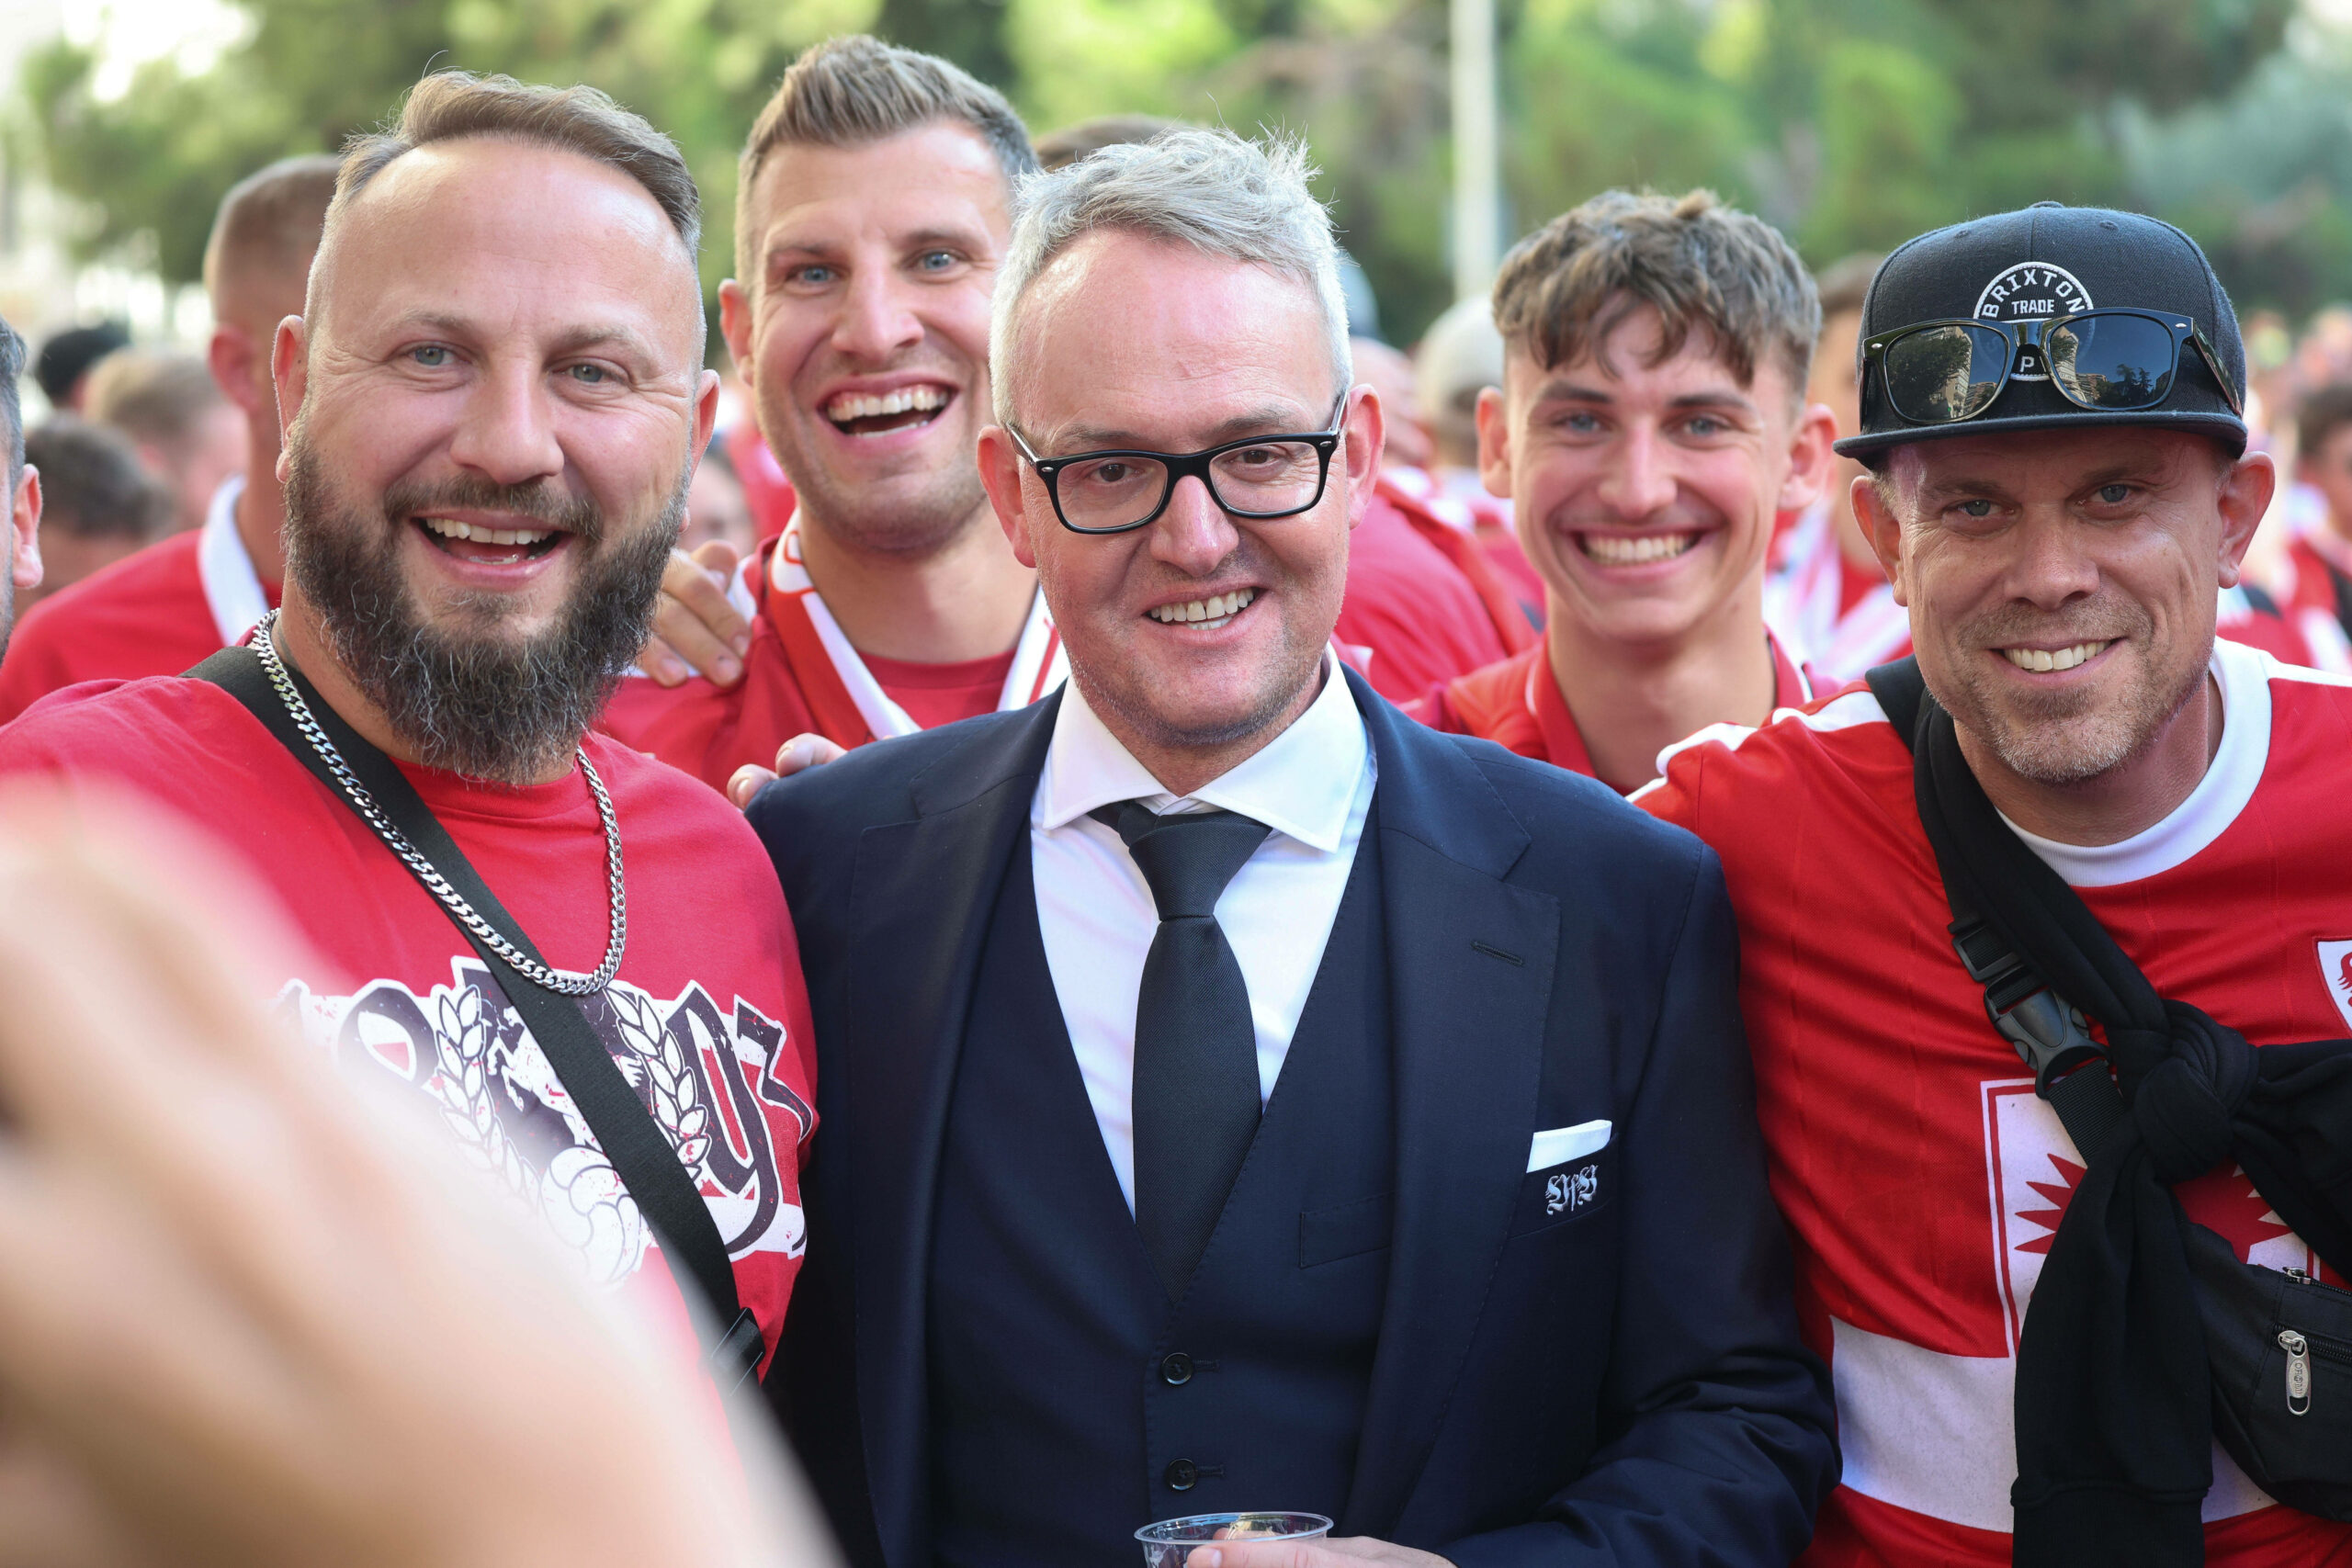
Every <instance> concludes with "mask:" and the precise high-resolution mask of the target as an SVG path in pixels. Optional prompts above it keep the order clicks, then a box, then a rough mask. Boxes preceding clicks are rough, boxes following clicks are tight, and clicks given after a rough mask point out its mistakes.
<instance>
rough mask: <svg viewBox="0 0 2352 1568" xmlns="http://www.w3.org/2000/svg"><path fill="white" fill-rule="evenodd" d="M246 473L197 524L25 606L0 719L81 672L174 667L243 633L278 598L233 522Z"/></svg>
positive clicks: (1, 670) (99, 677)
mask: <svg viewBox="0 0 2352 1568" xmlns="http://www.w3.org/2000/svg"><path fill="white" fill-rule="evenodd" d="M244 490H245V481H244V478H243V475H233V476H232V477H231V478H230V479H228V480H227V481H226V482H225V483H223V484H222V485H221V487H220V489H219V490H218V491H214V492H213V496H212V504H211V506H210V507H209V509H208V510H207V512H206V513H205V518H204V526H202V527H201V528H198V529H196V530H194V531H193V532H190V533H184V534H175V535H173V536H171V537H170V538H168V539H163V540H160V541H158V542H157V543H155V544H153V545H150V546H148V547H146V548H145V549H143V550H140V551H138V552H136V553H135V554H132V555H129V556H125V557H124V558H122V559H120V560H119V561H116V562H115V563H114V564H113V565H111V566H109V567H107V568H106V569H105V570H101V571H96V572H93V573H91V574H90V576H89V577H87V578H86V579H85V580H84V581H80V582H77V583H75V584H74V586H73V587H71V588H68V589H65V590H64V591H63V592H59V593H57V594H54V595H52V596H51V597H50V598H47V599H44V600H42V601H41V602H40V604H35V605H34V606H33V607H32V608H31V609H29V610H28V611H26V612H25V618H24V619H23V620H22V621H19V622H18V623H17V631H16V635H15V636H14V637H11V638H10V639H9V642H8V656H7V659H6V662H0V724H6V722H7V721H8V720H10V719H12V718H14V717H16V716H17V715H18V714H20V713H22V712H24V711H25V710H26V709H27V708H28V707H30V706H32V705H33V704H35V703H37V702H39V701H40V699H41V698H43V697H45V696H47V695H49V694H50V693H51V692H56V691H62V690H63V689H64V688H65V687H67V686H73V685H78V684H80V683H81V682H84V681H136V680H139V679H141V678H142V677H144V676H148V675H177V674H179V673H180V672H181V671H186V670H192V669H194V668H195V667H196V666H197V665H198V664H200V663H202V662H203V661H204V660H207V659H209V658H210V657H211V656H212V655H214V654H216V653H218V652H220V650H221V649H224V648H230V647H233V646H234V645H235V644H237V643H241V642H243V641H244V640H245V635H246V634H247V633H248V632H250V631H252V630H253V629H254V626H255V625H256V624H257V623H258V622H259V621H260V620H261V618H262V616H263V615H266V614H267V613H268V612H269V611H270V610H272V609H274V608H276V607H277V585H276V584H275V583H265V582H264V581H262V580H261V574H260V573H259V572H257V571H255V570H254V562H253V557H252V555H251V553H250V552H248V551H247V550H246V548H245V542H244V539H243V536H241V535H240V534H239V533H238V532H237V498H238V497H239V496H241V495H243V493H244Z"/></svg>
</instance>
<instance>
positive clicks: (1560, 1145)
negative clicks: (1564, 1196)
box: [1527, 1122, 1609, 1172]
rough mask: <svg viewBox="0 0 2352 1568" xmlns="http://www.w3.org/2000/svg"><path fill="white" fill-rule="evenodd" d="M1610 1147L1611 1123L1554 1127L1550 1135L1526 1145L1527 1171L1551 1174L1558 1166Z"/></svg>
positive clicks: (1539, 1136) (1542, 1134)
mask: <svg viewBox="0 0 2352 1568" xmlns="http://www.w3.org/2000/svg"><path fill="white" fill-rule="evenodd" d="M1608 1145H1609V1123H1608V1122H1577V1124H1576V1125H1575V1126H1573V1127H1555V1128H1553V1129H1552V1130H1551V1131H1550V1132H1548V1133H1538V1134H1535V1141H1534V1142H1532V1143H1531V1144H1529V1145H1527V1168H1528V1169H1529V1170H1530V1171H1531V1172H1532V1171H1538V1170H1548V1169H1550V1168H1552V1167H1553V1166H1555V1165H1566V1164H1567V1163H1568V1161H1570V1160H1572V1159H1582V1158H1583V1157H1584V1156H1587V1155H1589V1154H1598V1153H1600V1151H1601V1150H1602V1149H1604V1148H1606V1147H1607V1146H1608Z"/></svg>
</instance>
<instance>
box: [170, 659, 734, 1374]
mask: <svg viewBox="0 0 2352 1568" xmlns="http://www.w3.org/2000/svg"><path fill="white" fill-rule="evenodd" d="M265 635H266V634H265ZM286 671H287V674H288V677H289V678H290V679H291V680H292V681H293V682H294V683H295V688H296V689H297V690H298V691H300V693H301V694H302V700H303V701H304V702H306V703H307V704H309V705H310V708H311V717H312V718H313V719H314V720H316V721H317V723H318V726H319V728H321V729H322V730H324V731H325V732H326V737H327V739H329V740H330V741H332V742H333V743H334V749H335V750H337V751H340V752H341V753H342V754H343V760H344V763H345V766H347V767H348V768H350V770H351V772H352V773H353V775H354V776H355V777H356V778H357V779H358V781H359V783H360V785H361V787H362V788H364V789H366V790H367V791H368V794H369V795H373V796H374V797H375V801H376V806H377V808H378V809H379V810H380V811H381V812H382V813H383V814H384V816H385V818H386V819H388V820H389V821H390V823H391V824H392V826H393V827H394V828H396V829H399V830H400V832H401V834H402V835H404V836H405V837H406V838H407V840H408V841H409V842H410V843H411V844H413V845H414V846H415V847H416V850H417V852H419V853H420V854H422V855H424V858H425V859H426V860H427V861H428V862H430V863H432V865H433V868H434V869H435V871H437V872H439V873H440V874H441V875H442V877H443V878H444V879H446V880H447V882H448V884H449V886H451V887H453V888H455V889H457V891H458V896H459V897H462V898H464V899H465V901H466V902H467V903H469V904H470V905H472V906H473V908H474V911H475V913H477V914H479V915H480V916H481V918H482V919H484V920H485V921H487V922H488V923H489V924H490V926H491V928H492V930H494V931H497V932H498V933H499V935H501V936H503V937H504V938H505V939H506V940H507V941H508V942H512V943H513V944H514V945H515V947H516V948H517V949H518V950H520V951H521V952H522V953H524V954H526V956H528V957H529V958H531V959H533V960H535V961H537V962H538V963H542V964H544V963H545V962H546V960H545V958H543V957H541V955H540V953H539V950H538V948H537V946H536V945H534V944H533V942H532V941H531V939H530V936H529V935H528V934H527V933H526V931H524V930H523V928H522V927H521V926H520V925H519V924H517V923H516V921H515V917H514V916H512V915H510V914H508V913H507V912H506V907H505V906H504V905H503V904H501V903H500V902H499V901H498V896H497V895H496V894H494V893H492V891H491V890H490V886H489V885H488V884H487V883H485V882H483V881H482V879H481V874H479V873H478V872H476V871H475V870H474V867H473V863H471V862H470V861H469V860H467V859H466V855H465V852H464V851H463V850H460V849H459V848H458V844H457V840H454V839H452V838H450V837H449V831H448V829H446V828H444V827H443V826H442V825H441V820H440V818H436V817H435V816H434V815H433V811H432V808H431V807H428V806H426V805H425V804H424V800H423V798H422V797H420V796H419V795H417V793H416V790H415V787H414V786H413V785H412V784H410V783H409V782H408V778H407V776H406V775H405V774H403V773H401V771H400V769H399V767H398V766H397V765H395V764H394V763H393V761H392V760H391V759H390V758H389V757H387V756H385V755H384V753H383V752H382V751H380V750H377V749H376V747H374V746H373V745H371V744H369V743H368V740H366V739H364V738H362V737H361V736H360V735H359V733H358V732H357V731H356V730H354V729H353V728H351V727H350V726H349V725H348V724H346V723H345V722H344V720H343V717H342V716H341V715H339V714H337V713H336V712H335V711H334V708H333V707H331V706H329V705H327V704H326V703H325V702H324V701H322V700H321V698H320V696H319V694H318V693H317V692H316V691H315V690H314V689H312V687H311V683H310V682H308V681H306V680H304V679H303V677H302V673H301V671H299V670H296V669H295V668H294V667H293V665H292V664H291V663H288V665H287V667H286ZM187 678H188V679H190V680H195V681H206V682H210V683H212V684H213V685H216V686H218V687H220V689H221V690H222V691H224V692H226V693H228V694H230V695H231V696H232V697H234V698H236V699H237V701H238V702H240V703H242V704H243V705H244V706H245V708H246V710H247V711H248V712H250V713H251V714H252V715H253V716H254V717H255V718H257V719H259V720H260V721H261V723H262V726H263V728H266V729H267V730H268V731H269V732H270V733H271V734H272V735H274V736H276V737H277V739H278V741H279V743H280V744H282V745H283V746H284V747H285V748H286V749H287V750H288V751H290V752H292V753H293V754H294V758H295V760H296V761H300V763H301V764H302V765H303V766H304V767H306V768H308V769H310V770H311V773H313V774H315V775H316V776H317V777H318V779H319V781H320V782H321V783H322V784H325V785H326V786H327V789H328V790H329V792H330V793H332V794H333V795H334V796H335V798H336V799H338V800H340V801H342V802H343V803H344V805H345V806H346V807H351V809H352V811H353V814H354V815H358V807H356V806H355V805H354V804H353V802H352V800H351V798H350V796H349V795H345V793H344V789H343V786H342V785H341V784H339V783H338V782H337V781H336V779H335V776H334V771H333V770H332V769H330V768H329V767H328V766H327V764H326V760H325V759H324V758H322V757H321V756H320V755H319V753H318V750H317V749H316V748H314V747H313V746H312V745H311V742H310V740H309V739H308V738H307V737H305V736H304V735H303V733H302V731H301V729H300V728H299V727H298V726H297V725H296V724H295V722H294V716H293V715H292V714H291V713H289V712H288V711H287V707H286V705H285V703H284V702H282V701H281V700H279V697H278V694H277V690H276V689H275V688H274V687H272V686H271V684H270V682H269V676H268V673H267V672H266V671H265V670H264V669H263V668H262V662H261V656H260V655H259V654H257V653H255V652H254V650H253V649H251V648H224V649H221V650H220V652H218V653H216V654H214V655H213V656H212V657H211V658H209V659H208V660H205V661H204V662H203V663H201V664H199V665H198V666H197V667H196V668H195V669H193V670H191V671H188V672H187ZM403 864H406V863H405V862H403ZM410 869H411V873H412V874H414V868H413V867H411V868H410ZM419 880H420V882H421V881H422V878H421V877H420V879H419ZM434 902H435V904H436V905H440V900H439V899H438V898H435V900H434ZM440 907H441V908H442V909H443V910H444V912H445V913H446V912H447V905H440ZM449 919H450V923H451V924H452V925H455V926H457V928H458V931H460V932H462V933H463V934H464V936H465V938H466V940H467V941H468V942H470V943H472V944H473V949H474V951H475V952H476V953H479V954H481V961H482V963H483V964H487V965H488V966H489V969H490V976H491V979H492V982H493V983H495V984H496V985H497V987H498V988H499V990H500V991H502V992H503V993H504V995H505V998H506V1001H507V1004H508V1005H509V1006H511V1007H512V1008H514V1010H515V1014H516V1016H518V1017H519V1018H521V1019H522V1021H523V1025H524V1027H525V1028H526V1029H528V1030H529V1031H530V1032H531V1038H532V1039H534V1040H536V1041H537V1042H538V1044H539V1049H540V1050H541V1051H543V1052H545V1053H546V1055H547V1058H548V1066H552V1067H553V1068H554V1069H555V1072H556V1077H557V1078H558V1079H559V1080H560V1082H561V1083H562V1085H563V1089H564V1092H565V1093H566V1094H568V1095H570V1096H571V1102H572V1103H573V1104H574V1105H576V1106H578V1107H579V1108H580V1114H581V1117H582V1119H583V1120H584V1121H586V1122H587V1123H588V1126H589V1130H590V1131H592V1132H594V1134H596V1142H597V1144H598V1145H600V1146H601V1147H602V1148H603V1150H604V1153H605V1158H606V1159H608V1160H610V1161H612V1164H613V1169H614V1170H615V1171H616V1172H617V1173H618V1175H619V1176H620V1179H621V1182H622V1184H623V1185H624V1186H626V1187H627V1188H628V1192H629V1196H630V1197H632V1198H634V1199H635V1200H637V1206H638V1209H639V1211H640V1212H641V1213H643V1214H644V1215H645V1218H646V1222H647V1223H648V1224H650V1225H651V1226H652V1227H653V1231H654V1234H655V1235H657V1236H659V1237H660V1238H661V1242H662V1257H663V1258H666V1259H667V1260H668V1261H669V1265H670V1270H671V1272H672V1273H673V1275H675V1276H676V1277H677V1280H678V1283H679V1286H680V1288H681V1289H684V1290H689V1291H691V1292H697V1293H699V1294H700V1295H701V1296H702V1297H703V1298H704V1300H706V1301H707V1303H709V1305H710V1308H711V1311H712V1313H713V1314H714V1318H713V1322H714V1323H715V1324H716V1325H724V1326H723V1327H721V1328H720V1329H719V1330H718V1334H717V1337H716V1338H715V1340H714V1341H713V1342H712V1343H711V1344H710V1345H709V1346H707V1351H708V1359H709V1365H710V1369H711V1372H712V1375H713V1377H714V1378H716V1379H717V1381H718V1385H719V1386H720V1387H721V1388H722V1389H734V1388H736V1387H739V1386H741V1383H742V1382H745V1381H746V1380H747V1379H749V1378H750V1377H751V1375H752V1371H754V1370H755V1369H756V1368H757V1367H758V1365H759V1360H760V1355H761V1352H762V1350H763V1343H762V1340H761V1336H760V1325H759V1321H758V1320H757V1319H756V1318H754V1317H753V1316H752V1313H751V1311H750V1309H749V1308H747V1307H745V1306H744V1305H743V1304H742V1303H741V1300H740V1299H739V1298H738V1296H737V1295H736V1292H735V1269H734V1267H733V1265H732V1264H731V1263H730V1262H729V1259H728V1255H727V1243H726V1240H725V1238H724V1237H722V1236H721V1235H719V1233H718V1222H717V1221H716V1220H714V1219H712V1218H711V1214H710V1208H709V1205H707V1204H706V1203H705V1202H704V1201H703V1200H702V1195H701V1194H700V1193H699V1192H697V1191H696V1190H695V1183H694V1179H693V1178H692V1177H691V1176H689V1175H688V1174H687V1173H686V1168H685V1166H684V1163H683V1162H681V1161H680V1160H679V1158H678V1152H677V1150H676V1149H674V1148H673V1147H672V1146H671V1144H670V1140H669V1138H668V1137H667V1136H666V1135H665V1134H663V1133H662V1129H661V1127H660V1125H659V1124H658V1123H656V1122H654V1120H653V1116H652V1113H651V1112H650V1111H648V1110H647V1109H646V1106H645V1102H644V1101H643V1100H639V1098H638V1095H637V1091H636V1090H635V1089H631V1088H630V1087H629V1084H628V1079H627V1078H625V1077H622V1076H621V1070H620V1068H619V1067H618V1066H616V1065H615V1064H614V1061H613V1056H612V1053H611V1051H610V1050H608V1049H607V1048H606V1047H605V1043H604V1040H603V1039H602V1037H600V1036H599V1035H598V1034H597V1032H596V1031H595V1028H594V1026H593V1025H592V1024H590V1023H589V1021H588V1017H587V1015H586V1014H585V1013H584V1012H582V1010H581V1008H580V1004H579V1002H578V1000H577V999H575V998H571V997H567V996H563V995H560V994H559V993H557V992H554V991H549V990H547V989H545V988H543V987H539V986H537V985H536V984H534V983H533V982H532V981H530V980H529V979H527V978H526V977H525V976H523V975H522V974H521V973H520V972H519V971H517V970H516V969H515V967H514V966H513V965H512V964H508V963H507V962H506V960H504V959H503V958H502V957H500V956H499V954H498V951H497V950H496V949H495V948H493V947H492V946H490V945H489V944H488V943H487V942H483V941H482V940H481V938H480V937H478V936H476V935H475V934H474V933H473V932H472V931H468V930H467V929H466V927H465V925H464V923H463V922H462V921H460V920H458V918H457V916H456V915H455V914H454V913H452V914H450V915H449Z"/></svg>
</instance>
